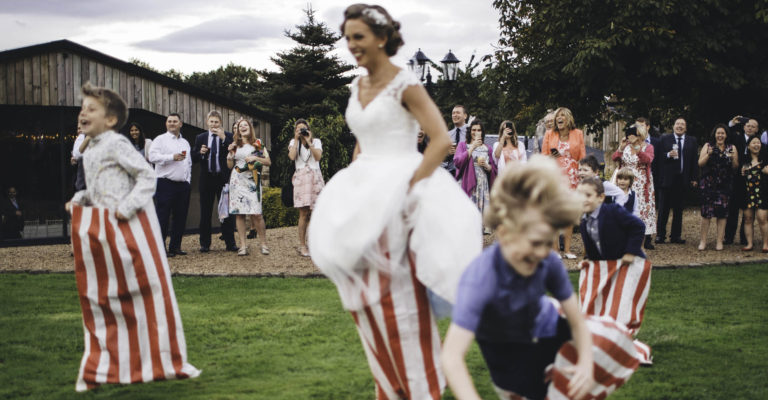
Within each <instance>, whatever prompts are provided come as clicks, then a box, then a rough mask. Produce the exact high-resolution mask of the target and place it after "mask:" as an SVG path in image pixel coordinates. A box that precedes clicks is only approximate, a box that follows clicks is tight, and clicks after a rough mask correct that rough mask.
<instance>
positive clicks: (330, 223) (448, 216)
mask: <svg viewBox="0 0 768 400" xmlns="http://www.w3.org/2000/svg"><path fill="white" fill-rule="evenodd" d="M358 83H359V78H356V79H355V80H354V81H353V82H352V88H351V97H350V100H349V105H348V107H347V112H346V119H347V124H348V125H349V127H350V128H351V130H352V132H353V133H354V135H355V136H356V137H357V140H358V144H359V146H360V154H359V156H358V157H357V159H356V160H355V161H354V162H352V163H351V164H350V165H349V167H347V168H345V169H343V170H341V171H339V172H338V173H337V174H336V175H334V176H333V178H332V179H331V180H330V181H329V182H328V184H327V185H326V186H325V188H324V189H323V191H322V192H321V193H320V196H319V197H318V199H317V203H316V204H315V208H314V210H313V212H312V218H311V222H310V224H309V229H308V244H309V249H310V254H311V255H312V261H314V263H315V265H317V267H318V268H319V269H320V270H321V271H322V272H323V273H324V274H325V275H327V276H328V277H329V278H330V279H331V280H332V281H333V282H334V283H335V284H336V286H337V289H338V291H339V295H340V297H341V301H342V304H343V306H344V308H346V309H347V310H349V311H350V312H351V313H352V316H353V318H354V320H355V324H356V326H357V328H358V332H359V334H360V338H361V341H362V343H363V348H364V349H365V352H366V355H367V357H368V363H369V366H370V367H371V372H372V373H373V375H374V378H375V379H376V387H377V396H378V397H386V398H410V399H422V398H439V397H440V394H441V392H442V389H443V388H444V386H445V380H444V378H443V376H442V373H441V372H440V367H439V352H440V337H439V334H438V331H437V327H436V324H435V318H434V317H433V315H432V312H431V307H430V305H429V301H428V300H427V297H428V295H427V291H426V289H425V287H426V288H429V289H431V291H432V292H433V293H435V294H437V295H438V296H440V297H441V298H443V299H445V300H447V301H448V302H450V303H453V302H454V298H455V293H456V288H457V286H458V282H459V278H460V277H461V274H462V272H463V271H464V269H465V267H466V266H467V265H468V264H469V263H470V261H472V260H473V259H474V258H475V257H476V256H477V255H478V254H480V252H481V251H482V224H481V217H480V213H479V212H478V210H477V207H475V206H474V205H473V204H472V202H471V201H470V200H469V198H468V197H467V195H466V194H465V193H464V192H463V191H462V190H461V187H460V186H459V184H458V183H457V182H456V180H455V179H454V178H453V177H452V176H451V175H450V174H449V173H448V172H446V171H445V170H443V169H442V168H437V170H435V171H434V173H433V174H432V175H431V176H430V177H428V178H426V179H423V180H421V181H419V182H418V183H417V184H416V185H414V187H413V188H412V189H411V191H410V192H409V191H408V185H409V182H410V180H411V178H412V177H413V174H414V172H415V170H416V168H417V167H418V166H419V164H420V163H421V160H422V155H421V154H420V153H419V152H418V151H417V149H416V144H417V134H418V131H419V124H418V122H417V121H416V119H415V118H414V116H413V115H412V114H411V113H410V112H409V111H408V110H406V109H405V107H404V106H403V105H402V94H403V91H404V90H405V89H406V88H408V87H409V86H414V85H419V84H420V82H419V81H418V80H417V79H416V77H415V76H413V75H412V74H411V73H410V72H407V71H405V70H401V71H400V72H399V73H398V74H397V75H396V76H395V78H393V79H392V81H391V82H390V83H389V84H388V85H387V86H386V87H385V88H384V89H383V90H382V91H381V92H380V93H379V94H378V95H377V96H376V97H375V98H374V99H373V100H372V101H371V102H370V103H369V104H368V105H367V106H366V107H365V108H363V107H362V105H361V104H360V101H359V99H358Z"/></svg>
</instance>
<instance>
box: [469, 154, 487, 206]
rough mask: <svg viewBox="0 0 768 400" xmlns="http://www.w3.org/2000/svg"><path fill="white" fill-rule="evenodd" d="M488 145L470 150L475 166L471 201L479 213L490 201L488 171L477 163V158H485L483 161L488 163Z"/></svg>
mask: <svg viewBox="0 0 768 400" xmlns="http://www.w3.org/2000/svg"><path fill="white" fill-rule="evenodd" d="M488 156H489V154H488V146H478V147H476V148H475V149H474V150H473V151H472V165H473V167H474V168H475V179H476V181H477V184H476V185H475V188H474V190H472V197H471V199H472V202H473V203H475V205H476V206H477V209H478V210H480V214H482V213H483V211H485V207H487V206H488V204H489V203H490V201H491V185H490V183H489V181H488V173H487V171H486V170H485V168H483V167H481V166H479V165H478V164H477V160H478V159H479V158H485V162H487V163H489V164H490V162H491V161H490V159H489V158H488Z"/></svg>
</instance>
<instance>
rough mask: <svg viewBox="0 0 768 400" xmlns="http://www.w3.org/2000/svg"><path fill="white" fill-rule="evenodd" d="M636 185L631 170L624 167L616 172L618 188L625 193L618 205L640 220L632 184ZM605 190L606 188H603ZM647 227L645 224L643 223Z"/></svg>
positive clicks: (618, 199) (618, 200)
mask: <svg viewBox="0 0 768 400" xmlns="http://www.w3.org/2000/svg"><path fill="white" fill-rule="evenodd" d="M634 183H635V173H634V172H633V171H632V169H631V168H628V167H624V168H621V169H619V170H618V171H617V172H616V186H618V187H619V189H621V191H622V192H623V193H624V195H623V196H621V197H619V198H617V199H616V204H618V205H620V206H622V207H624V208H625V209H626V210H627V211H629V212H630V213H632V215H634V216H636V217H638V218H640V210H639V209H638V207H637V205H638V201H637V194H636V193H635V191H634V190H632V184H634ZM603 189H605V186H603ZM643 225H645V223H643Z"/></svg>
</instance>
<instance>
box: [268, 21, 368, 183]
mask: <svg viewBox="0 0 768 400" xmlns="http://www.w3.org/2000/svg"><path fill="white" fill-rule="evenodd" d="M305 13H306V15H307V19H306V21H305V22H304V23H303V24H302V25H298V26H296V31H286V32H285V35H286V36H287V37H289V38H291V39H293V40H294V41H295V42H296V43H297V44H298V45H297V46H296V47H294V48H292V49H290V50H288V51H286V52H282V53H278V54H277V55H276V56H275V57H272V61H273V62H274V63H275V64H276V65H277V66H278V67H279V71H278V72H271V71H259V74H261V75H262V76H263V77H264V80H265V84H266V86H267V104H268V106H269V108H270V109H271V110H272V112H273V113H275V114H276V123H275V124H274V126H288V122H290V120H292V119H295V118H305V119H311V118H312V117H315V118H319V119H324V118H331V119H334V118H341V113H342V112H343V110H345V109H346V106H347V100H348V98H349V88H348V87H347V85H348V84H349V83H350V82H351V80H352V78H350V77H348V76H345V75H344V74H345V73H346V72H348V71H350V70H352V69H353V67H352V66H351V65H348V64H345V63H344V62H342V61H341V60H340V59H339V58H338V57H336V56H331V55H329V53H330V52H331V51H332V50H333V47H334V44H335V43H336V42H337V41H338V40H339V39H340V38H341V36H340V35H339V34H336V33H333V32H332V31H331V30H330V29H329V28H328V27H327V26H326V25H325V24H324V23H322V22H319V21H317V20H316V19H315V11H314V10H313V9H312V8H309V9H307V10H305ZM341 120H342V121H343V118H342V119H341ZM319 128H320V127H313V132H317V133H318V137H322V136H321V135H322V132H321V130H322V129H319ZM292 129H293V128H292V125H291V133H290V135H285V134H282V133H281V134H280V135H279V136H278V137H277V138H273V139H274V140H273V141H272V152H273V153H274V154H285V153H286V152H287V150H286V149H287V147H288V141H290V139H291V138H292V137H293V133H292ZM332 132H333V134H338V135H340V136H339V137H337V138H333V139H332V138H331V137H326V138H325V140H327V141H339V142H346V141H349V140H351V137H350V135H349V131H348V129H346V128H345V129H340V130H339V129H334V130H333V131H332ZM329 134H330V133H329ZM343 136H346V138H345V137H343ZM331 147H332V144H331V143H326V142H325V141H324V146H323V148H327V149H330V148H331ZM326 157H327V158H331V157H333V155H332V154H331V153H330V152H328V151H326V153H325V155H324V156H323V159H325V158H326ZM289 162H291V161H290V160H288V157H283V156H280V157H274V160H273V164H272V165H273V166H274V170H275V173H274V175H271V176H273V178H272V184H273V186H282V185H283V184H286V183H287V182H288V180H289V179H290V177H289V176H287V175H288V174H286V173H285V172H284V171H286V170H287V169H288V163H289ZM327 165H328V166H329V168H328V170H327V171H324V172H326V174H325V175H324V176H325V178H329V177H330V176H331V175H333V174H335V173H336V171H338V169H339V168H341V167H342V166H343V165H346V164H343V165H339V164H336V163H335V161H332V162H331V163H330V164H327Z"/></svg>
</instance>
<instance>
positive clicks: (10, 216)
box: [0, 186, 24, 239]
mask: <svg viewBox="0 0 768 400" xmlns="http://www.w3.org/2000/svg"><path fill="white" fill-rule="evenodd" d="M7 194H8V197H6V198H4V199H2V204H1V205H0V214H1V215H2V233H1V234H0V238H2V239H21V232H22V231H23V230H24V217H23V213H22V211H21V203H20V202H19V199H18V197H16V188H15V187H13V186H11V187H9V188H8V192H7Z"/></svg>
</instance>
